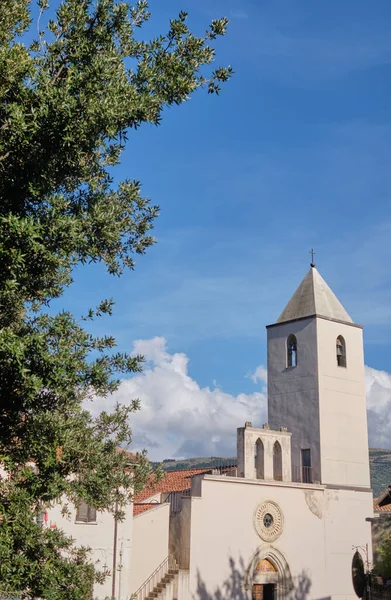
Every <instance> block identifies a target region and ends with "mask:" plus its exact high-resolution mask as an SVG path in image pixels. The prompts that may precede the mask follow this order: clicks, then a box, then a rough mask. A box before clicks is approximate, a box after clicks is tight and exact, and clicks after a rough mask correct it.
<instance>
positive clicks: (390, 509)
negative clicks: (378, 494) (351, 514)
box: [373, 504, 391, 513]
mask: <svg viewBox="0 0 391 600" xmlns="http://www.w3.org/2000/svg"><path fill="white" fill-rule="evenodd" d="M373 509H374V510H375V511H376V512H389V513H391V504H387V505H386V506H379V505H378V504H374V506H373Z"/></svg>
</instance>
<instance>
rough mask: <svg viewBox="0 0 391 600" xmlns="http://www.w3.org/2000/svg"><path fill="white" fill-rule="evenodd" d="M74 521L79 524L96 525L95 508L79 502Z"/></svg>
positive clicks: (81, 501) (82, 501)
mask: <svg viewBox="0 0 391 600" xmlns="http://www.w3.org/2000/svg"><path fill="white" fill-rule="evenodd" d="M76 521H78V522H80V523H96V508H94V507H93V506H89V505H88V504H87V502H85V501H84V500H80V501H79V504H78V506H77V511H76Z"/></svg>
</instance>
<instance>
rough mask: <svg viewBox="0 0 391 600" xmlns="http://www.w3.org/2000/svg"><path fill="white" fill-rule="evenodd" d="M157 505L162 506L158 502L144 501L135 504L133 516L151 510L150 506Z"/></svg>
mask: <svg viewBox="0 0 391 600" xmlns="http://www.w3.org/2000/svg"><path fill="white" fill-rule="evenodd" d="M156 506H160V504H158V503H156V502H143V504H135V505H134V506H133V516H134V517H137V515H141V513H143V512H145V511H146V510H149V509H150V508H156Z"/></svg>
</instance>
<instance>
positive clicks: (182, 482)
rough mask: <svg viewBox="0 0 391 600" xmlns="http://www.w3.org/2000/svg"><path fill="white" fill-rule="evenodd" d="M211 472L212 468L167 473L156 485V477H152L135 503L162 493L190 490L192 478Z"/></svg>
mask: <svg viewBox="0 0 391 600" xmlns="http://www.w3.org/2000/svg"><path fill="white" fill-rule="evenodd" d="M210 471H211V468H210V467H209V468H204V469H187V470H183V471H166V473H165V477H164V478H163V479H161V480H160V481H158V482H157V483H154V476H153V475H151V476H150V478H149V482H147V484H146V486H145V488H144V489H143V490H141V492H139V493H138V494H136V495H135V497H134V503H135V504H137V503H138V502H142V501H143V500H147V498H150V497H151V496H153V495H154V494H159V493H161V492H181V491H184V490H188V489H189V488H190V487H191V478H192V477H194V475H200V474H201V473H209V472H210Z"/></svg>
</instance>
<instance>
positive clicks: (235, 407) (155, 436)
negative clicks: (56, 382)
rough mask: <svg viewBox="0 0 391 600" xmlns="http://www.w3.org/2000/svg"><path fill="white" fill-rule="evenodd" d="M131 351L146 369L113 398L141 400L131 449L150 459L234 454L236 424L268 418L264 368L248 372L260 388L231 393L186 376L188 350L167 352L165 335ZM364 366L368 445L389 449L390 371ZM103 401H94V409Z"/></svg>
mask: <svg viewBox="0 0 391 600" xmlns="http://www.w3.org/2000/svg"><path fill="white" fill-rule="evenodd" d="M133 351H134V353H137V354H143V355H144V356H145V358H146V361H147V362H146V365H145V368H144V371H143V372H142V373H140V374H138V375H136V376H134V377H133V378H132V379H128V380H124V381H123V382H122V384H121V386H120V388H119V390H118V391H117V392H116V393H115V394H114V395H113V396H112V398H111V401H112V403H114V402H115V401H119V402H121V403H124V404H127V403H129V402H130V400H132V399H134V398H139V399H140V400H141V410H140V411H139V412H138V413H136V414H134V415H133V416H132V426H133V434H134V436H133V445H132V449H133V450H141V449H143V448H146V449H147V450H148V456H149V458H150V459H151V460H163V459H164V458H182V457H184V458H185V457H195V456H226V457H232V456H235V455H236V429H237V427H240V426H243V425H244V423H245V421H251V422H252V423H253V424H254V426H258V427H259V426H261V425H262V424H263V423H264V422H266V421H267V397H266V388H265V384H266V381H267V372H266V369H265V367H263V366H258V367H256V369H255V370H254V372H253V373H250V374H248V375H247V377H248V378H250V379H251V380H252V381H253V382H254V384H258V383H260V382H261V383H263V384H264V386H263V388H262V389H261V391H260V392H254V393H252V394H244V393H242V394H238V395H237V396H233V395H231V394H228V393H226V392H224V391H223V390H222V389H220V388H219V387H215V388H213V389H211V388H210V387H204V388H201V387H200V386H199V385H198V383H197V382H196V381H195V380H194V379H192V378H191V377H190V376H189V374H188V363H189V359H188V357H187V356H186V354H183V353H179V352H178V353H174V354H170V353H169V352H168V351H167V343H166V340H165V338H163V337H155V338H153V339H150V340H137V341H136V342H134V345H133ZM365 369H366V371H365V373H366V385H367V406H368V426H369V444H370V446H371V447H377V448H391V374H389V373H386V372H384V371H377V370H376V369H372V368H370V367H366V368H365ZM106 404H107V403H106V402H105V401H104V400H102V399H96V400H95V402H94V404H93V405H92V408H93V411H94V412H95V411H100V410H102V409H103V408H107V405H106Z"/></svg>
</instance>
